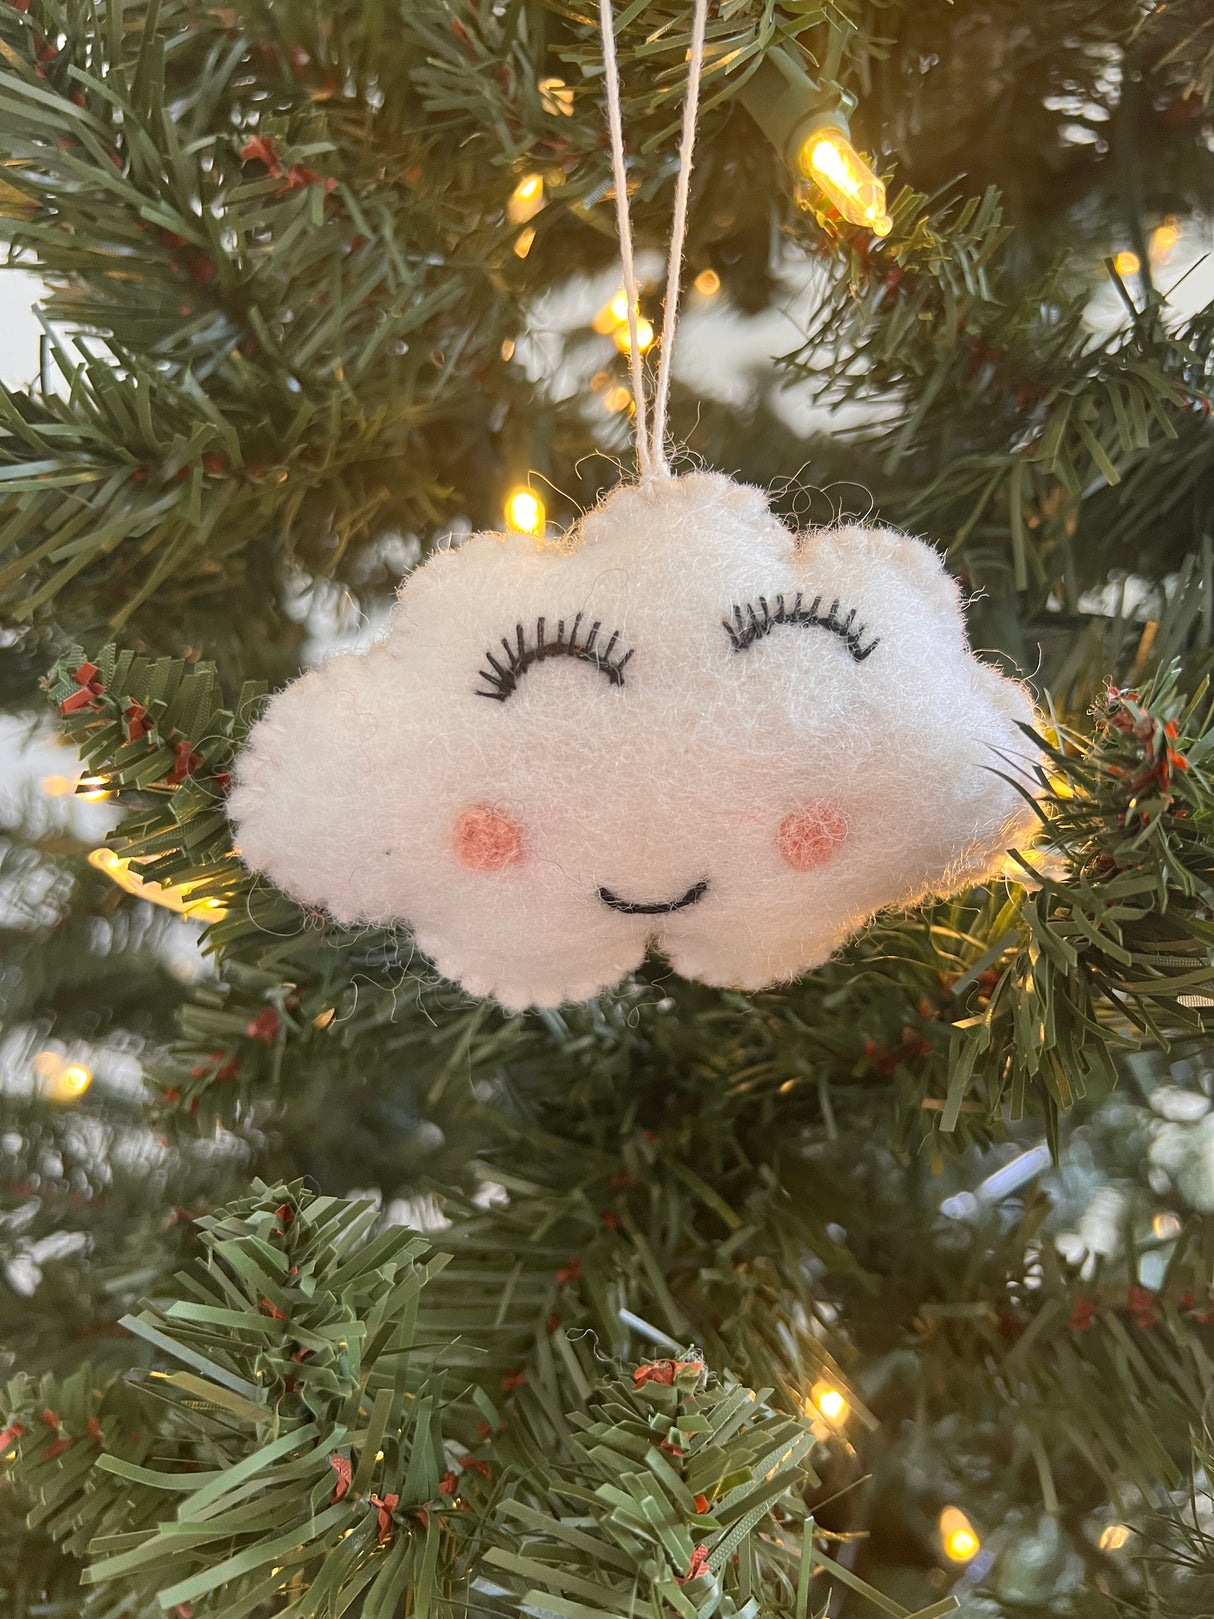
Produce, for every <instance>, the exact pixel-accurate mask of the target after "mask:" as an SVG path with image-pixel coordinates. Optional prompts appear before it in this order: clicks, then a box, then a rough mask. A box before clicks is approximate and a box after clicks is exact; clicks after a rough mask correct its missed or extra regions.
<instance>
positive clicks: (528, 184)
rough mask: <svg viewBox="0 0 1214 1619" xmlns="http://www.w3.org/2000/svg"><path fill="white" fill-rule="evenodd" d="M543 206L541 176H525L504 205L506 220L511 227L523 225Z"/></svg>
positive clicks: (542, 180) (542, 179)
mask: <svg viewBox="0 0 1214 1619" xmlns="http://www.w3.org/2000/svg"><path fill="white" fill-rule="evenodd" d="M543 206H544V177H543V175H540V174H525V175H524V176H523V178H522V179H521V180H520V181H519V183H518V184H517V185H516V186H515V188H514V190H513V191H512V192H511V193H510V201H509V202H508V203H507V204H506V218H507V219H508V220H509V221H510V223H511V224H512V225H525V224H526V223H527V221H528V220H529V219H534V218H535V216H536V214H538V213H539V211H540V209H541V208H542V207H543Z"/></svg>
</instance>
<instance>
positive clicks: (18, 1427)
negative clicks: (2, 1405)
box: [0, 1422, 25, 1451]
mask: <svg viewBox="0 0 1214 1619" xmlns="http://www.w3.org/2000/svg"><path fill="white" fill-rule="evenodd" d="M24 1432H25V1424H24V1423H23V1422H10V1423H9V1425H8V1427H7V1428H4V1429H3V1430H0V1451H4V1450H7V1449H8V1447H9V1446H10V1445H11V1444H12V1442H13V1440H14V1439H20V1438H21V1435H22V1434H23V1433H24Z"/></svg>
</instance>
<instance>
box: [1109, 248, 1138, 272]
mask: <svg viewBox="0 0 1214 1619" xmlns="http://www.w3.org/2000/svg"><path fill="white" fill-rule="evenodd" d="M1113 268H1114V269H1115V270H1116V271H1117V274H1118V275H1137V274H1138V254H1137V253H1130V252H1128V251H1127V252H1122V253H1118V254H1117V256H1116V257H1115V258H1114V260H1113Z"/></svg>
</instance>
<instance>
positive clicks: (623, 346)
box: [612, 315, 653, 354]
mask: <svg viewBox="0 0 1214 1619" xmlns="http://www.w3.org/2000/svg"><path fill="white" fill-rule="evenodd" d="M612 336H613V337H614V339H615V346H616V348H617V349H619V351H620V353H621V354H627V353H628V352H629V350H630V349H631V348H632V333H631V332H630V331H629V330H628V321H627V316H625V321H624V324H623V325H622V326H617V327H616V329H615V331H614V332H613V333H612ZM652 345H653V327H652V326H651V325H650V323H649V322H648V321H647V320H646V319H645V317H644V315H639V316H638V317H637V348H638V349H640V351H641V353H642V354H644V352H645V350H646V349H648V348H650V347H652Z"/></svg>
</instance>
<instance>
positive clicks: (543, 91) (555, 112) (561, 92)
mask: <svg viewBox="0 0 1214 1619" xmlns="http://www.w3.org/2000/svg"><path fill="white" fill-rule="evenodd" d="M535 88H536V89H537V90H538V91H539V93H540V106H541V107H543V109H544V111H545V112H546V113H548V114H549V115H550V116H551V117H553V118H560V117H564V118H572V117H573V91H572V90H570V89H569V88H568V86H567V85H566V83H565V81H564V79H541V80H540V82H539V83H538V84H537V85H536V87H535Z"/></svg>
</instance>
